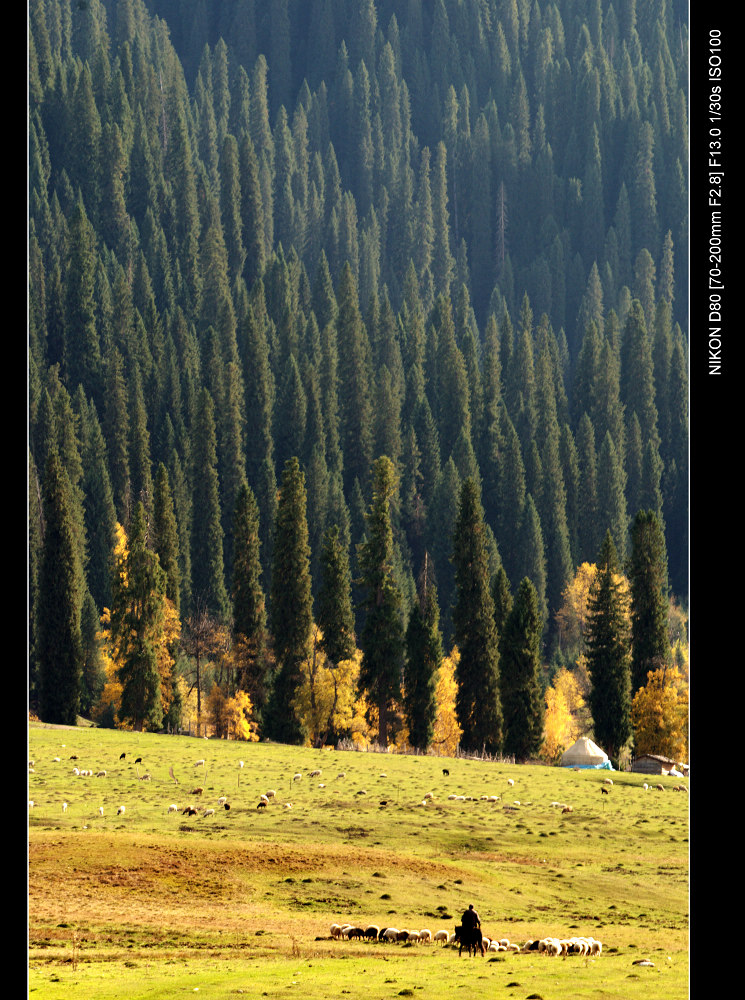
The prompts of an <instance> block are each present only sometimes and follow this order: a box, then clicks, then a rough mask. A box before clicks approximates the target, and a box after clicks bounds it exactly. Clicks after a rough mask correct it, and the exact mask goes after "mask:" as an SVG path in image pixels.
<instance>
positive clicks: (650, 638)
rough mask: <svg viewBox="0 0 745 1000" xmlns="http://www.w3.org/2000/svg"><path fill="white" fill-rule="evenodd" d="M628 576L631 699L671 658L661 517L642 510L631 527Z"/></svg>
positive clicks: (665, 557) (665, 558)
mask: <svg viewBox="0 0 745 1000" xmlns="http://www.w3.org/2000/svg"><path fill="white" fill-rule="evenodd" d="M630 542H631V552H630V555H629V560H628V569H627V575H628V578H629V586H630V591H631V697H632V698H633V696H634V695H635V694H636V692H637V691H638V690H639V688H641V687H644V686H645V685H646V683H647V674H648V673H649V672H650V671H654V670H659V669H660V668H661V667H664V666H665V665H666V663H667V661H668V658H669V642H668V638H667V608H668V597H667V591H668V583H667V552H666V549H665V535H664V532H663V530H662V525H661V524H660V520H659V517H658V515H657V513H656V512H655V511H653V510H640V511H639V512H638V513H637V514H636V517H635V518H634V521H633V523H632V525H631V532H630Z"/></svg>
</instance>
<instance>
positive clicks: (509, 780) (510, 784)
mask: <svg viewBox="0 0 745 1000" xmlns="http://www.w3.org/2000/svg"><path fill="white" fill-rule="evenodd" d="M507 784H508V785H509V786H510V788H511V787H512V786H513V785H514V784H515V779H514V778H508V779H507Z"/></svg>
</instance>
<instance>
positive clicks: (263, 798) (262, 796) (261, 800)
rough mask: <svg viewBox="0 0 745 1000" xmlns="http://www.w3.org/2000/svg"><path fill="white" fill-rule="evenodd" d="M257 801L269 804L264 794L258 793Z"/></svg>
mask: <svg viewBox="0 0 745 1000" xmlns="http://www.w3.org/2000/svg"><path fill="white" fill-rule="evenodd" d="M259 802H263V803H264V805H265V806H268V805H269V799H268V797H267V796H266V795H260V796H259Z"/></svg>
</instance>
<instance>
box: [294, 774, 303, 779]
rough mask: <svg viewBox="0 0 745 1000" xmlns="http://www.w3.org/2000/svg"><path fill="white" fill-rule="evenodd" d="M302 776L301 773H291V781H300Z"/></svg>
mask: <svg viewBox="0 0 745 1000" xmlns="http://www.w3.org/2000/svg"><path fill="white" fill-rule="evenodd" d="M302 777H303V776H302V774H293V776H292V780H293V781H300V780H301V779H302Z"/></svg>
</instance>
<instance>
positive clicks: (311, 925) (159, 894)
mask: <svg viewBox="0 0 745 1000" xmlns="http://www.w3.org/2000/svg"><path fill="white" fill-rule="evenodd" d="M379 870H384V871H385V873H386V875H387V876H390V877H391V878H395V877H396V876H397V875H398V876H402V875H403V874H404V872H406V874H407V875H409V876H411V875H413V876H415V877H416V878H422V879H436V880H439V881H441V880H443V879H447V878H452V877H453V875H454V874H457V873H456V871H455V870H454V869H453V868H449V867H447V866H446V865H442V864H438V863H431V862H427V861H426V860H425V859H418V858H407V857H405V856H401V855H394V854H392V853H387V852H384V851H380V850H376V849H372V850H366V849H364V848H362V847H361V846H359V845H356V844H355V845H345V844H335V845H308V846H305V847H303V848H299V847H297V846H294V845H283V844H269V845H266V844H261V845H256V844H250V843H233V844H231V845H230V846H229V847H226V846H224V845H214V844H212V843H207V842H203V841H188V842H182V843H180V844H174V843H173V841H172V840H170V839H169V840H166V839H164V838H149V837H146V836H140V837H136V838H132V839H130V838H127V839H124V838H122V837H112V836H109V835H107V834H98V833H94V832H91V833H90V834H86V835H85V836H80V835H79V834H70V835H67V834H59V833H54V834H52V833H50V834H43V833H40V834H34V835H33V836H32V838H31V842H30V844H29V884H28V899H29V935H30V937H29V941H30V945H31V947H32V949H33V948H40V947H49V946H52V947H53V942H54V940H55V938H57V937H58V936H59V935H58V933H57V931H56V928H59V927H62V928H63V930H64V929H66V928H69V927H71V926H76V927H83V928H84V929H85V935H86V939H87V941H88V942H89V943H90V942H93V941H97V942H99V943H100V945H101V947H104V946H105V945H106V944H107V943H109V944H110V943H111V942H112V940H119V939H120V937H121V935H120V933H119V932H118V930H119V929H121V928H126V927H130V928H137V933H138V935H139V937H140V938H145V939H147V940H148V941H150V944H151V945H156V946H157V945H158V944H161V942H163V941H164V938H165V939H171V940H173V941H175V940H177V939H178V938H179V936H180V935H181V934H188V935H189V936H190V940H191V942H192V944H193V942H194V939H195V935H196V936H199V935H200V934H201V935H204V937H205V942H208V943H210V944H214V943H216V942H217V941H219V942H220V944H221V946H222V945H224V946H228V947H233V946H235V941H233V943H232V944H229V940H228V939H230V938H231V935H236V936H237V937H238V938H240V940H241V941H245V940H247V939H250V940H251V941H252V942H253V944H254V945H256V946H261V947H271V946H272V941H277V946H278V947H286V942H287V940H288V939H289V938H288V935H290V936H292V935H297V936H298V937H300V938H304V939H306V940H308V939H309V940H313V939H314V938H315V937H316V936H318V935H319V934H323V935H325V934H327V933H328V921H329V919H330V917H329V915H327V914H326V913H323V914H321V913H319V912H317V911H316V912H314V913H310V912H294V910H293V907H292V904H291V899H290V894H291V893H294V892H295V891H296V889H297V887H298V886H299V885H300V886H301V885H302V882H303V880H305V881H310V880H311V879H312V880H313V882H314V883H315V882H317V879H318V877H319V876H320V875H322V876H323V882H324V890H323V891H324V892H328V891H332V892H333V885H334V884H336V885H337V887H339V886H341V887H342V889H340V890H339V891H340V892H342V893H343V887H345V886H347V887H348V885H349V883H350V879H351V880H352V881H353V882H354V883H355V884H356V885H361V884H364V883H365V882H366V881H367V879H368V878H372V876H373V874H374V873H375V872H376V871H379ZM285 883H287V884H288V885H289V887H290V888H289V889H288V886H287V885H285ZM330 916H333V914H331V915H330ZM112 928H116V929H117V930H116V931H114V932H113V933H112ZM62 937H63V938H66V937H69V933H67V932H65V933H63V934H62ZM280 939H282V940H283V943H282V944H280V943H279V942H280ZM236 940H237V938H236ZM242 946H244V945H242ZM50 957H51V956H50Z"/></svg>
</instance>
